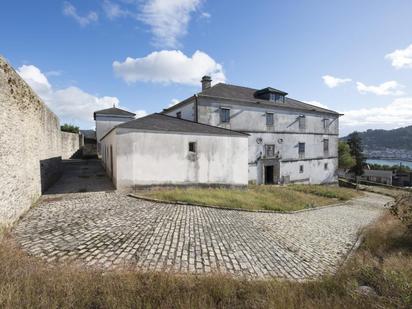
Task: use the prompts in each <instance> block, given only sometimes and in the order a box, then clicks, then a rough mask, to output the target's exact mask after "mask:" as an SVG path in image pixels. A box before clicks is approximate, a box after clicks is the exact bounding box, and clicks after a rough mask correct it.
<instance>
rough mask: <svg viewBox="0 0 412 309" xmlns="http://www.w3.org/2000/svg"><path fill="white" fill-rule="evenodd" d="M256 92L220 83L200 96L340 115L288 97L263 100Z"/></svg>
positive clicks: (251, 89)
mask: <svg viewBox="0 0 412 309" xmlns="http://www.w3.org/2000/svg"><path fill="white" fill-rule="evenodd" d="M269 89H271V88H269ZM273 90H275V89H273ZM256 91H259V90H258V89H253V88H248V87H242V86H236V85H229V84H223V83H219V84H216V85H214V86H213V87H210V88H208V89H205V90H203V91H202V92H200V93H199V94H198V95H199V96H208V97H217V98H226V99H232V100H242V101H247V102H250V103H251V104H256V103H259V104H260V105H265V106H276V107H281V108H291V109H297V110H302V111H315V112H321V113H329V114H336V115H339V113H337V112H335V111H332V110H329V109H326V108H322V107H318V106H314V105H311V104H308V103H304V102H301V101H298V100H294V99H291V98H288V97H285V102H284V103H283V102H273V101H269V100H262V99H259V98H256V97H255V93H256ZM277 91H279V90H277ZM279 92H280V91H279Z"/></svg>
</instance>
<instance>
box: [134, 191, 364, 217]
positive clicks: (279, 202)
mask: <svg viewBox="0 0 412 309" xmlns="http://www.w3.org/2000/svg"><path fill="white" fill-rule="evenodd" d="M139 194H141V195H145V196H147V197H151V198H156V199H160V200H166V201H180V202H186V203H194V204H202V205H215V206H220V207H227V208H242V209H252V210H277V211H292V210H301V209H305V208H311V207H315V206H324V205H330V204H333V203H336V202H338V201H346V200H349V199H351V198H353V197H356V196H358V195H359V194H360V193H359V192H357V191H355V190H352V189H347V188H339V187H332V186H320V185H319V186H312V185H291V186H282V187H280V186H249V187H248V188H247V189H244V190H241V189H223V188H218V189H216V188H206V189H202V188H200V189H199V188H186V189H182V188H174V189H158V190H152V191H143V192H140V193H139Z"/></svg>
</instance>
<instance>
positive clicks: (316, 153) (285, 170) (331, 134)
mask: <svg viewBox="0 0 412 309" xmlns="http://www.w3.org/2000/svg"><path fill="white" fill-rule="evenodd" d="M198 103H199V106H198V111H199V122H201V123H205V124H209V125H214V126H219V127H224V128H227V129H232V130H236V131H242V132H247V133H248V134H249V135H250V136H249V149H248V162H249V180H250V181H253V182H257V183H261V181H262V177H263V175H262V173H261V167H260V165H259V164H260V163H259V162H260V161H259V158H260V157H261V156H262V155H264V153H265V145H275V151H276V152H279V155H280V161H281V165H280V177H282V176H289V177H290V180H291V181H299V180H300V179H305V178H307V179H309V178H310V182H311V183H314V184H315V183H327V182H335V181H336V180H337V179H336V177H335V176H334V175H335V169H336V168H337V163H335V161H336V157H337V155H338V153H337V152H338V133H339V120H338V118H337V116H336V115H330V114H323V113H318V112H311V111H308V112H299V111H295V110H287V109H281V108H278V107H275V106H272V107H259V106H256V107H250V106H247V105H245V104H242V103H239V102H234V101H228V100H222V101H217V100H215V99H209V98H207V99H206V98H199V99H198ZM268 103H269V102H268ZM221 107H225V108H230V114H231V119H230V123H228V124H224V123H223V124H222V123H220V108H221ZM266 112H271V113H273V114H274V115H273V116H274V124H273V126H267V125H266ZM300 115H305V119H306V120H305V128H304V129H300V128H299V122H298V117H299V116H300ZM325 118H327V119H330V124H329V126H328V127H327V128H326V129H325V128H324V123H323V120H324V119H325ZM257 139H261V143H260V144H258V143H257ZM324 139H328V140H329V153H327V154H325V153H324V151H323V140H324ZM299 143H305V156H304V160H300V158H299V152H298V144H299ZM292 161H298V162H292ZM325 162H328V170H326V171H325V170H324V165H323V163H325ZM300 165H304V173H302V174H301V173H300V172H299V166H300ZM308 175H311V177H309V176H308Z"/></svg>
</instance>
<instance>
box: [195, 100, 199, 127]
mask: <svg viewBox="0 0 412 309" xmlns="http://www.w3.org/2000/svg"><path fill="white" fill-rule="evenodd" d="M198 120H199V115H198V108H197V94H195V122H198Z"/></svg>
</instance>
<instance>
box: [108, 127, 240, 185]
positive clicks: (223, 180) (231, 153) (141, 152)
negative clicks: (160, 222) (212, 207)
mask: <svg viewBox="0 0 412 309" xmlns="http://www.w3.org/2000/svg"><path fill="white" fill-rule="evenodd" d="M115 131H116V133H117V134H116V138H115V142H113V140H110V139H107V140H106V138H105V139H103V141H102V145H103V144H104V145H108V144H112V145H115V144H116V143H117V146H116V147H117V151H116V160H115V161H117V168H116V171H115V173H116V177H117V179H116V187H117V188H118V189H123V188H130V187H133V186H134V185H152V184H225V185H246V184H247V183H248V165H247V159H248V158H247V149H248V140H247V137H246V136H245V137H230V136H213V135H186V134H168V133H153V132H137V131H132V130H126V129H116V130H115ZM113 133H114V132H113ZM110 135H112V134H110ZM113 135H114V134H113ZM110 137H111V136H110ZM189 142H196V143H197V155H192V154H190V153H189V149H188V144H189Z"/></svg>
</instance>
